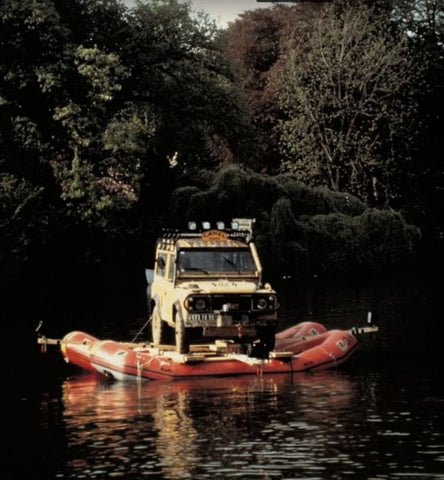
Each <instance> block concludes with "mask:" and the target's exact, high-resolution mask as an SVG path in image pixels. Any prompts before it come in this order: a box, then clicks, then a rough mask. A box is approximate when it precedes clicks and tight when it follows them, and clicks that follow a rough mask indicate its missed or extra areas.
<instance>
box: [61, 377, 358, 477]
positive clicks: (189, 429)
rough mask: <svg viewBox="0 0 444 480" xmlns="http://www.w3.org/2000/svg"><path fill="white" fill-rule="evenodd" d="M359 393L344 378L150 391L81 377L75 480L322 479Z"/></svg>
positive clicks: (71, 436)
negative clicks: (141, 478) (325, 456)
mask: <svg viewBox="0 0 444 480" xmlns="http://www.w3.org/2000/svg"><path fill="white" fill-rule="evenodd" d="M355 394H356V388H355V386H354V385H353V382H351V381H350V379H349V378H347V376H344V375H341V374H339V373H337V372H336V373H335V372H333V373H331V372H330V373H329V374H316V375H310V374H300V375H295V376H294V377H290V376H288V375H286V376H265V377H241V378H239V377H236V378H222V379H200V380H193V381H189V382H185V381H174V382H146V383H141V384H136V383H135V384H125V383H115V384H107V383H101V382H100V381H98V379H97V377H96V376H95V375H80V376H78V377H77V378H73V379H69V380H66V381H65V382H64V384H63V394H62V401H63V404H64V413H63V417H64V418H63V421H64V425H65V428H66V433H67V441H68V443H69V444H70V446H71V448H70V452H71V454H70V457H69V459H68V464H67V471H69V472H70V473H69V475H68V476H69V477H70V478H82V477H83V476H87V477H88V478H98V477H99V476H100V475H103V474H104V472H107V473H108V474H110V475H111V474H112V476H113V477H121V478H123V477H125V478H128V475H137V474H138V475H154V474H157V475H161V477H158V478H168V479H179V478H197V477H196V475H197V476H199V478H210V477H214V476H216V478H228V477H230V478H231V477H237V476H238V475H239V474H240V473H242V478H249V476H253V477H255V478H275V477H276V475H278V477H277V478H280V477H279V475H281V474H282V472H283V471H285V470H288V469H291V470H294V469H295V468H297V469H298V470H301V469H302V470H305V469H307V468H309V469H314V470H316V469H318V468H319V467H318V463H319V462H318V458H317V455H318V454H319V447H321V448H322V449H325V443H327V444H328V442H329V441H331V439H333V438H335V437H336V436H337V434H338V425H339V424H340V422H341V416H342V415H343V414H344V411H345V410H348V405H349V404H350V402H351V401H352V398H353V396H354V395H355ZM326 412H329V414H328V416H326ZM333 443H335V442H333ZM61 474H62V472H61ZM257 475H263V477H262V476H260V477H257ZM218 476H219V477H218ZM221 476H222V477H221ZM267 476H268V477H267ZM270 476H271V477H270ZM62 477H63V475H62ZM253 477H252V478H253Z"/></svg>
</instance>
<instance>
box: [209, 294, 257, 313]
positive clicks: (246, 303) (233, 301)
mask: <svg viewBox="0 0 444 480" xmlns="http://www.w3.org/2000/svg"><path fill="white" fill-rule="evenodd" d="M251 299H252V296H251V295H235V294H234V295H230V294H228V295H227V294H223V295H211V297H210V302H211V310H222V307H223V305H226V304H229V305H230V310H238V311H241V312H248V311H250V310H251Z"/></svg>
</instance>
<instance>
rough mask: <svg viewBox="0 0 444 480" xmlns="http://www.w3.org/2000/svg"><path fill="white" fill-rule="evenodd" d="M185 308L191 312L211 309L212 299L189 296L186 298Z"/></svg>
mask: <svg viewBox="0 0 444 480" xmlns="http://www.w3.org/2000/svg"><path fill="white" fill-rule="evenodd" d="M185 308H186V309H187V310H188V311H190V312H203V311H205V310H209V308H210V301H209V299H208V298H207V297H188V298H187V299H186V300H185Z"/></svg>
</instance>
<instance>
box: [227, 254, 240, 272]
mask: <svg viewBox="0 0 444 480" xmlns="http://www.w3.org/2000/svg"><path fill="white" fill-rule="evenodd" d="M223 258H224V260H225V261H226V262H227V263H228V264H229V265H231V266H232V267H233V270H236V272H237V273H241V271H240V270H239V267H238V266H237V265H236V264H235V263H234V262H233V261H231V260H230V259H229V258H228V257H223Z"/></svg>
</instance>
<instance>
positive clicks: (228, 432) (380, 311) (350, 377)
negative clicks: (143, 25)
mask: <svg viewBox="0 0 444 480" xmlns="http://www.w3.org/2000/svg"><path fill="white" fill-rule="evenodd" d="M279 291H280V293H281V304H282V308H281V323H282V326H286V325H290V324H292V323H297V322H299V321H304V320H308V319H310V320H315V321H319V322H321V323H324V324H325V325H326V326H328V327H335V328H349V327H351V326H353V325H358V324H361V325H362V324H364V323H365V321H366V315H367V312H368V311H369V310H371V311H372V312H374V316H375V318H377V319H378V321H379V325H380V328H381V333H380V334H378V336H377V337H375V338H363V339H362V340H361V347H362V348H361V351H359V352H358V353H357V354H356V355H355V357H354V358H353V359H352V360H351V361H350V362H349V363H348V364H346V365H344V366H343V367H342V368H340V369H338V370H332V371H326V372H322V373H321V372H319V373H315V374H310V373H304V374H297V375H293V376H290V375H285V376H280V375H278V376H274V375H270V376H264V377H256V376H251V377H250V376H248V377H241V378H238V377H234V378H233V377H226V378H219V379H210V378H209V379H201V380H192V381H188V382H185V381H176V382H174V381H171V382H156V381H153V382H145V383H141V384H137V383H114V384H109V383H106V382H103V381H101V380H100V379H98V378H97V377H96V376H95V375H91V374H88V373H84V372H80V371H79V370H77V369H76V368H74V367H70V366H65V365H64V364H63V363H61V362H60V363H59V360H60V356H59V355H58V354H56V352H53V353H52V354H51V353H50V354H49V356H48V354H47V356H46V357H45V359H44V360H38V361H36V362H35V365H34V368H33V369H30V370H28V375H27V378H23V383H22V389H21V394H20V398H19V399H18V400H17V402H16V403H17V404H16V405H15V406H16V410H15V411H16V412H17V413H16V414H14V418H13V427H12V430H11V431H10V432H7V434H6V436H5V438H7V439H8V442H7V446H6V463H5V464H4V466H3V472H2V478H4V479H6V480H9V479H16V478H17V479H18V478H29V479H40V478H42V479H48V480H50V479H57V478H59V479H113V478H122V479H139V478H140V479H142V478H155V479H212V480H217V479H237V478H238V479H245V480H247V479H264V480H265V479H267V480H268V479H326V480H328V479H347V478H350V479H390V480H391V479H394V480H396V479H416V478H417V479H444V429H443V427H444V422H443V412H444V389H443V381H442V370H441V367H438V365H439V364H440V363H439V362H438V360H439V358H440V355H439V354H440V349H439V341H440V338H441V337H440V334H441V333H442V326H441V322H442V320H443V316H442V314H441V315H440V314H439V309H437V308H436V307H437V304H436V303H435V301H436V300H437V299H439V295H440V294H441V293H442V292H441V287H439V286H438V285H437V283H436V282H435V280H433V281H430V282H429V281H428V280H427V279H424V278H405V277H403V278H399V277H398V278H396V279H393V278H390V279H369V280H368V281H366V282H360V283H359V284H358V283H356V282H352V281H349V282H341V283H335V284H334V285H332V284H329V283H316V282H314V283H313V284H311V285H307V286H305V287H304V288H302V287H300V286H297V285H296V284H292V283H285V284H282V285H280V286H279ZM119 315H120V313H119ZM81 321H82V319H81V318H79V323H81ZM119 322H121V318H120V320H119V318H111V317H109V316H108V317H107V321H105V320H104V321H103V323H102V326H101V328H102V329H103V332H105V331H106V332H107V334H108V333H113V332H114V333H115V335H117V334H118V332H121V331H122V329H121V325H120V326H119ZM142 324H143V319H142V318H139V319H133V325H132V330H131V331H129V332H127V333H126V336H127V337H132V336H133V334H134V332H136V331H137V330H138V328H140V326H141V325H142ZM92 333H94V334H97V333H98V332H97V331H95V332H92ZM122 339H125V338H122ZM36 378H39V379H40V380H41V381H40V382H32V381H31V380H33V379H34V380H35V379H36ZM27 379H29V380H30V381H29V382H28V383H27ZM26 385H29V387H28V388H26V387H25V386H26ZM6 388H8V385H6Z"/></svg>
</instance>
